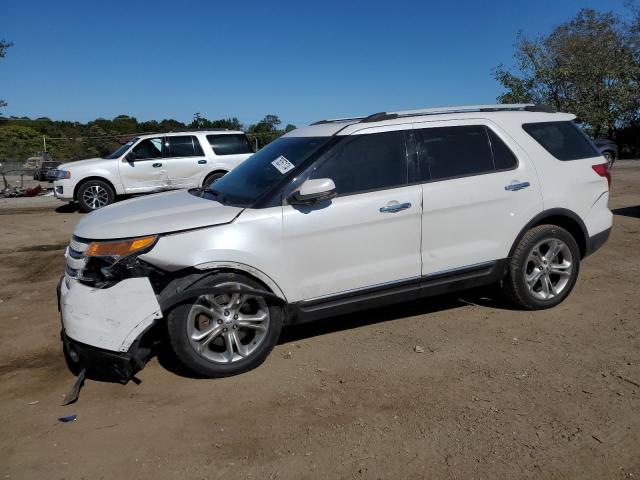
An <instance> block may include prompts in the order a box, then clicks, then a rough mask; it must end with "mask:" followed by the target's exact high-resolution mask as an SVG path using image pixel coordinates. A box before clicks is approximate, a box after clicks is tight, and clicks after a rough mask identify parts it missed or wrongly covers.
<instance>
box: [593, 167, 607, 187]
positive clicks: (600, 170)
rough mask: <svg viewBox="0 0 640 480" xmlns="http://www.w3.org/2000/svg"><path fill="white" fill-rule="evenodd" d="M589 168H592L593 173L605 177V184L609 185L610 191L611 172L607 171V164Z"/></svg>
mask: <svg viewBox="0 0 640 480" xmlns="http://www.w3.org/2000/svg"><path fill="white" fill-rule="evenodd" d="M591 168H593V171H594V172H596V173H597V174H598V175H600V176H601V177H606V179H607V183H608V184H609V190H611V170H610V169H609V164H608V163H600V164H598V165H592V166H591Z"/></svg>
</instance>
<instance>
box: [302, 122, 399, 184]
mask: <svg viewBox="0 0 640 480" xmlns="http://www.w3.org/2000/svg"><path fill="white" fill-rule="evenodd" d="M309 178H330V179H332V180H333V181H334V183H335V184H336V190H337V192H338V195H349V194H353V193H358V192H366V191H370V190H379V189H384V188H394V187H400V186H403V185H406V184H407V183H408V175H407V154H406V146H405V140H404V132H402V131H393V132H382V133H371V134H365V135H353V136H348V137H345V139H344V140H343V141H342V142H340V143H339V144H338V145H336V147H335V148H333V149H332V150H330V151H329V152H328V153H327V154H326V155H325V156H324V158H321V159H320V160H319V166H318V167H317V168H316V169H315V171H314V172H313V173H312V174H311V175H310V177H309Z"/></svg>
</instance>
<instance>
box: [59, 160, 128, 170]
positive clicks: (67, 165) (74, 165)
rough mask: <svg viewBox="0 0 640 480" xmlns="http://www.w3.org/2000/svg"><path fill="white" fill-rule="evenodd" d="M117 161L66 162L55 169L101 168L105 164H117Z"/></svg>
mask: <svg viewBox="0 0 640 480" xmlns="http://www.w3.org/2000/svg"><path fill="white" fill-rule="evenodd" d="M117 161H118V160H117V159H108V158H86V159H84V160H76V161H75V162H67V163H63V164H61V165H58V166H57V167H56V168H57V169H58V170H69V169H76V168H78V167H82V168H84V167H95V166H99V167H102V166H104V165H105V163H106V164H110V163H112V162H117Z"/></svg>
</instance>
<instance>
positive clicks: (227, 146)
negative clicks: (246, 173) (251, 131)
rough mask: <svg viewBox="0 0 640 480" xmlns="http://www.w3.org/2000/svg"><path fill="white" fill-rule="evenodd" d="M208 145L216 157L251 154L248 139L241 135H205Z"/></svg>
mask: <svg viewBox="0 0 640 480" xmlns="http://www.w3.org/2000/svg"><path fill="white" fill-rule="evenodd" d="M207 140H209V145H211V148H213V153H215V154H216V155H240V154H246V153H253V150H252V149H251V144H250V143H249V139H248V138H247V137H246V136H245V135H242V134H233V135H207Z"/></svg>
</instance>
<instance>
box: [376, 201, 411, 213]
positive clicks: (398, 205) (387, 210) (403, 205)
mask: <svg viewBox="0 0 640 480" xmlns="http://www.w3.org/2000/svg"><path fill="white" fill-rule="evenodd" d="M407 208H411V204H410V203H409V202H406V203H396V204H394V205H387V206H386V207H381V208H380V213H395V212H399V211H400V210H406V209H407Z"/></svg>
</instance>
